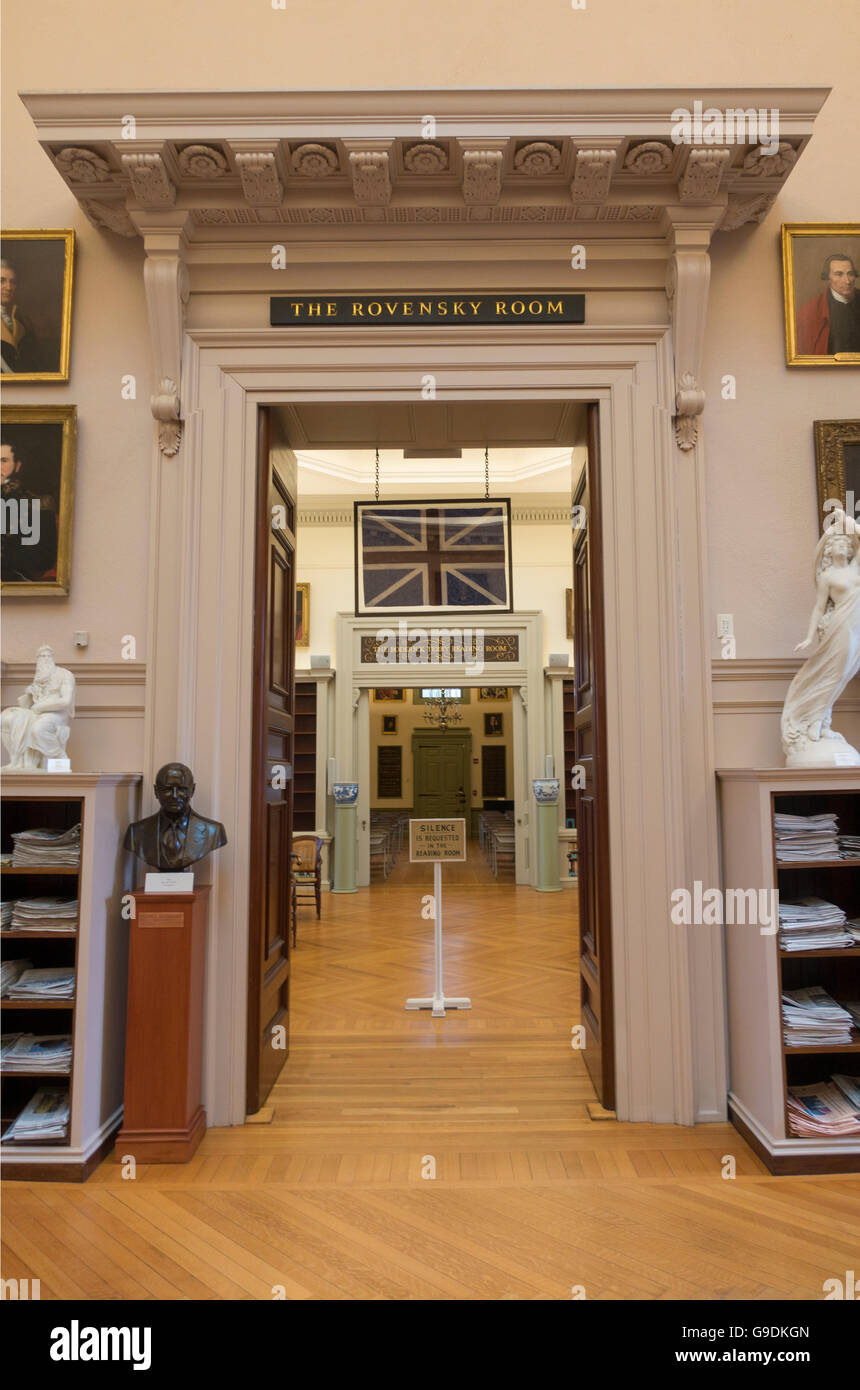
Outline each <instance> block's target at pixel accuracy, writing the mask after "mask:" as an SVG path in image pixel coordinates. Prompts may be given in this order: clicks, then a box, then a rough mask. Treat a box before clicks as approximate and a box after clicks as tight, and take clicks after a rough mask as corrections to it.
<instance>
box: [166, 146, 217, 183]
mask: <svg viewBox="0 0 860 1390" xmlns="http://www.w3.org/2000/svg"><path fill="white" fill-rule="evenodd" d="M176 158H177V163H178V164H179V168H180V171H181V172H182V173H183V174H184V175H185V177H186V178H189V179H220V178H221V175H222V174H225V173H226V172H227V161H226V159H225V158H224V156H223V154H222V153H221V151H220V150H216V149H213V147H212V146H211V145H186V147H185V149H184V150H180V151H179V154H178V155H177V157H176Z"/></svg>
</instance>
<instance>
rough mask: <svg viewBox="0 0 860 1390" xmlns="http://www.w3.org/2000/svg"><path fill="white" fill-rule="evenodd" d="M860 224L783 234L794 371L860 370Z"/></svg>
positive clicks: (789, 357)
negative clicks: (859, 276) (821, 368)
mask: <svg viewBox="0 0 860 1390" xmlns="http://www.w3.org/2000/svg"><path fill="white" fill-rule="evenodd" d="M858 268H860V223H856V222H832V223H828V222H803V223H801V222H797V223H787V224H786V225H784V226H783V229H782V276H783V285H784V288H785V360H786V362H787V363H788V365H789V366H790V367H798V366H806V367H815V366H835V367H846V366H855V367H856V366H860V284H858V280H857V272H858Z"/></svg>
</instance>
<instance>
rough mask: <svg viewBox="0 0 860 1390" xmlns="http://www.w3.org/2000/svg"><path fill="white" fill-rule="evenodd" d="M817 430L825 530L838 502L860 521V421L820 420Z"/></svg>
mask: <svg viewBox="0 0 860 1390" xmlns="http://www.w3.org/2000/svg"><path fill="white" fill-rule="evenodd" d="M813 429H814V431H815V472H816V478H817V482H818V513H819V521H820V524H821V530H822V531H823V530H824V528H825V526H826V525H827V524H828V519H829V518H831V517H832V516H833V511H834V508H835V506H836V504H837V503H838V505H839V506H840V507H841V508H842V510H843V511H845V512H847V513H848V515H849V516H851V517H854V518H855V520H860V420H816V421H815V424H814V426H813Z"/></svg>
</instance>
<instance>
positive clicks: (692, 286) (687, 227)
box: [665, 207, 723, 452]
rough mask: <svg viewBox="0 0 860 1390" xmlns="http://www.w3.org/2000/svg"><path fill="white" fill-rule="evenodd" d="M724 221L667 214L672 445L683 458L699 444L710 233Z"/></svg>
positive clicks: (682, 212)
mask: <svg viewBox="0 0 860 1390" xmlns="http://www.w3.org/2000/svg"><path fill="white" fill-rule="evenodd" d="M722 215H723V209H722V208H721V207H720V208H718V207H706V208H700V209H695V210H694V209H691V208H681V207H675V208H667V209H666V214H665V216H666V219H667V221H668V224H669V225H668V228H667V236H666V240H667V243H668V246H669V251H670V255H669V262H668V266H667V270H666V297H667V299H668V301H669V317H670V320H671V323H672V340H673V346H674V354H675V421H674V423H675V440H676V443H677V445H678V448H679V449H683V450H684V451H685V452H687V451H688V450H690V449H693V448H695V446H696V444H697V443H698V440H699V417H700V415H701V414H702V411H703V410H704V408H705V393H704V391H703V390H702V387H701V385H700V373H701V363H702V350H703V347H704V341H705V322H706V319H707V309H708V286H709V283H710V278H711V258H710V255H709V254H708V249H709V246H710V241H711V232H712V230H713V227H714V226H715V225H716V223H717V222H718V221H719V219H720V217H721V216H722Z"/></svg>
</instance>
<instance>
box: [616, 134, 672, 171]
mask: <svg viewBox="0 0 860 1390" xmlns="http://www.w3.org/2000/svg"><path fill="white" fill-rule="evenodd" d="M671 163H672V147H671V145H664V143H663V141H662V140H646V141H645V142H644V143H643V144H641V145H634V146H633V148H632V149H630V150H628V151H627V156H626V158H625V160H624V168H625V169H627V170H628V171H629V172H630V173H631V174H643V175H648V174H651V175H653V174H662V173H664V172H665V170H666V169H668V168H669V165H670V164H671Z"/></svg>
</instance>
